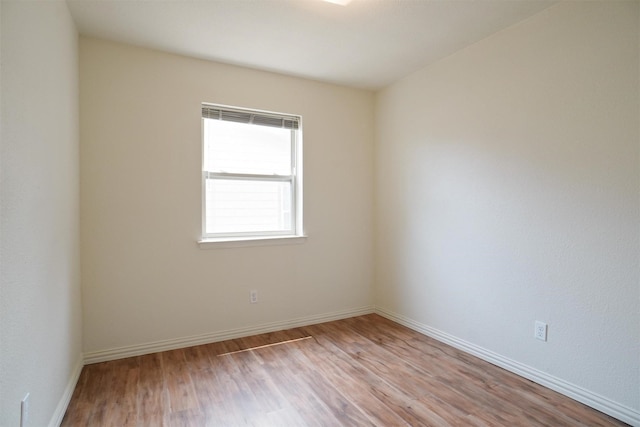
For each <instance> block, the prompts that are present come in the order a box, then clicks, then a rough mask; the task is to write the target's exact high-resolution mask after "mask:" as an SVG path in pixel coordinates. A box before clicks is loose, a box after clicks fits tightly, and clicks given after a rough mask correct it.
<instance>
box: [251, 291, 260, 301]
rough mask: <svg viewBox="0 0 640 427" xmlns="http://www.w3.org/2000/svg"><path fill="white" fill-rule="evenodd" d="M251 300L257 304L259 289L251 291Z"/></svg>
mask: <svg viewBox="0 0 640 427" xmlns="http://www.w3.org/2000/svg"><path fill="white" fill-rule="evenodd" d="M249 302H250V303H251V304H255V303H257V302H258V291H251V292H249Z"/></svg>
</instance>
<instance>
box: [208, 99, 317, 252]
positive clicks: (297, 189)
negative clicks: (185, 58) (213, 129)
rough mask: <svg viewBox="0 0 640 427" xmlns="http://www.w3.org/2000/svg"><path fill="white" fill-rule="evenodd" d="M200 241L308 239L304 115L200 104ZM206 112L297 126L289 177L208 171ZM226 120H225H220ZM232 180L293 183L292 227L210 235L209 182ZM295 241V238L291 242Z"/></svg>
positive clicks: (291, 191)
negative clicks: (304, 207)
mask: <svg viewBox="0 0 640 427" xmlns="http://www.w3.org/2000/svg"><path fill="white" fill-rule="evenodd" d="M201 107H202V113H201V121H200V122H201V143H200V147H201V160H202V162H201V207H202V212H201V218H202V228H201V239H200V240H199V242H200V243H215V242H237V241H240V242H242V241H260V242H265V241H267V240H271V239H291V242H292V243H296V242H294V240H295V238H300V237H305V236H304V233H303V225H302V219H303V217H302V116H300V115H295V114H286V113H277V112H272V111H265V110H258V109H253V108H243V107H234V106H228V105H222V104H213V103H207V102H203V103H202V104H201ZM205 109H212V110H220V111H224V112H229V113H232V114H233V113H239V114H248V115H251V117H252V118H251V122H247V123H245V122H240V121H238V120H228V121H235V122H240V123H243V124H246V125H261V124H260V123H252V121H253V117H254V116H255V117H258V118H262V119H265V118H266V119H267V120H269V119H277V120H282V123H283V125H282V126H275V127H281V128H287V126H285V125H284V124H285V122H286V121H292V123H294V125H292V127H291V128H290V132H291V137H290V141H291V147H290V149H291V156H290V160H291V173H290V174H289V175H275V174H274V175H265V174H251V173H235V172H233V173H229V172H211V171H206V170H205V156H206V152H205V120H206V119H212V117H205V113H204V111H205ZM220 120H224V119H222V118H221V119H220ZM210 179H214V180H215V179H217V180H231V181H255V182H288V183H289V184H290V197H291V203H290V209H291V214H290V215H291V227H290V228H289V229H286V230H270V231H235V232H218V233H207V191H206V186H207V180H210ZM292 238H293V239H292Z"/></svg>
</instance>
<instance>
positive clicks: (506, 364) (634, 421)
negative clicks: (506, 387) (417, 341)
mask: <svg viewBox="0 0 640 427" xmlns="http://www.w3.org/2000/svg"><path fill="white" fill-rule="evenodd" d="M375 313H376V314H379V315H380V316H382V317H386V318H387V319H389V320H392V321H394V322H396V323H399V324H401V325H404V326H406V327H408V328H410V329H413V330H414V331H417V332H420V333H422V334H424V335H427V336H429V337H431V338H434V339H436V340H438V341H440V342H443V343H445V344H448V345H450V346H452V347H455V348H457V349H459V350H462V351H464V352H466V353H469V354H472V355H474V356H477V357H479V358H480V359H482V360H485V361H487V362H489V363H491V364H494V365H496V366H499V367H501V368H503V369H506V370H507V371H510V372H513V373H514V374H517V375H520V376H521V377H524V378H527V379H529V380H531V381H533V382H535V383H538V384H540V385H543V386H545V387H547V388H550V389H551V390H554V391H557V392H558V393H560V394H563V395H565V396H568V397H570V398H572V399H574V400H577V401H578V402H580V403H584V404H585V405H587V406H590V407H592V408H594V409H597V410H598V411H601V412H604V413H605V414H607V415H611V416H612V417H614V418H617V419H619V420H620V421H624V422H625V423H628V424H631V425H632V426H640V412H638V411H636V410H634V409H632V408H629V407H627V406H624V405H621V404H619V403H617V402H614V401H613V400H610V399H608V398H606V397H603V396H600V395H598V394H596V393H593V392H591V391H589V390H586V389H584V388H582V387H580V386H577V385H575V384H572V383H569V382H567V381H565V380H563V379H560V378H557V377H554V376H552V375H549V374H547V373H545V372H542V371H539V370H537V369H535V368H532V367H530V366H527V365H525V364H522V363H520V362H516V361H515V360H512V359H509V358H507V357H504V356H501V355H500V354H498V353H494V352H492V351H490V350H487V349H485V348H482V347H480V346H477V345H475V344H472V343H470V342H467V341H464V340H462V339H460V338H457V337H455V336H453V335H449V334H447V333H445V332H442V331H440V330H438V329H435V328H432V327H430V326H427V325H425V324H422V323H420V322H416V321H415V320H413V319H410V318H408V317H406V316H403V315H401V314H397V313H394V312H392V311H389V310H386V309H384V308H382V307H376V309H375Z"/></svg>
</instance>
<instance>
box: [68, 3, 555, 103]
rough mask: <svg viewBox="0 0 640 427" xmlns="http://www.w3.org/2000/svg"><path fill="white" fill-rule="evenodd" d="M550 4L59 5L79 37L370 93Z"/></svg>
mask: <svg viewBox="0 0 640 427" xmlns="http://www.w3.org/2000/svg"><path fill="white" fill-rule="evenodd" d="M554 3H556V2H555V1H545V0H520V1H512V0H483V1H468V0H464V1H460V0H458V1H382V0H353V1H352V2H351V3H349V4H348V5H347V6H339V5H335V4H330V3H326V2H323V1H320V0H309V1H301V0H277V1H237V0H216V1H209V2H206V1H167V2H161V1H86V0H67V4H68V5H69V9H70V11H71V14H72V15H73V18H74V20H75V22H76V25H77V26H78V29H79V31H80V33H81V34H82V35H84V36H89V37H96V38H100V39H105V40H112V41H117V42H121V43H126V44H130V45H134V46H141V47H148V48H152V49H157V50H162V51H165V52H170V53H175V54H179V55H185V56H190V57H195V58H201V59H206V60H211V61H216V62H223V63H227V64H233V65H240V66H244V67H250V68H257V69H261V70H267V71H274V72H278V73H282V74H287V75H292V76H299V77H304V78H307V79H312V80H320V81H325V82H330V83H335V84H340V85H346V86H353V87H358V88H364V89H373V90H375V89H380V88H382V87H384V86H386V85H388V84H390V83H392V82H394V81H396V80H398V79H400V78H402V77H404V76H406V75H408V74H410V73H412V72H414V71H417V70H419V69H421V68H423V67H425V66H426V65H428V64H430V63H433V62H434V61H437V60H438V59H441V58H443V57H445V56H447V55H450V54H451V53H453V52H455V51H457V50H459V49H461V48H463V47H465V46H468V45H470V44H472V43H475V42H477V41H479V40H481V39H483V38H485V37H487V36H489V35H491V34H493V33H495V32H497V31H500V30H502V29H504V28H506V27H508V26H510V25H513V24H515V23H517V22H520V21H522V20H524V19H526V18H528V17H530V16H532V15H534V14H536V13H538V12H540V11H542V10H544V9H545V8H547V7H549V6H550V5H552V4H554ZM276 23H277V24H276ZM274 24H276V25H274Z"/></svg>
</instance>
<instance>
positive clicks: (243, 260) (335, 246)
mask: <svg viewBox="0 0 640 427" xmlns="http://www.w3.org/2000/svg"><path fill="white" fill-rule="evenodd" d="M80 80H81V85H80V93H81V96H80V105H81V114H80V120H81V231H82V243H81V247H82V282H83V303H84V330H85V333H84V348H85V351H87V352H96V351H103V350H109V349H114V348H120V347H123V346H131V345H139V344H145V343H152V342H156V341H159V340H174V339H179V338H183V337H188V336H193V335H200V334H210V333H217V332H223V331H229V330H232V329H238V328H250V327H253V326H258V325H264V324H267V323H270V322H283V321H288V320H291V319H298V318H304V317H309V316H321V315H325V314H329V313H334V312H341V311H348V310H354V309H360V308H363V307H370V306H371V304H372V292H371V284H372V271H373V263H372V258H373V251H372V237H371V230H372V227H373V226H372V207H373V195H372V193H373V169H372V165H373V144H372V141H373V94H372V93H370V92H366V91H361V90H355V89H348V88H344V87H338V86H333V85H329V84H323V83H316V82H312V81H308V80H302V79H296V78H291V77H284V76H280V75H276V74H271V73H266V72H259V71H252V70H248V69H243V68H238V67H233V66H228V65H221V64H217V63H212V62H206V61H200V60H196V59H189V58H186V57H180V56H175V55H170V54H165V53H160V52H156V51H152V50H147V49H142V48H136V47H131V46H126V45H121V44H114V43H108V42H104V41H99V40H95V39H88V38H81V42H80ZM203 101H206V102H213V103H221V104H227V105H234V106H241V107H249V108H256V109H263V110H271V111H278V112H284V113H294V114H300V115H302V116H303V122H304V213H305V229H306V233H307V234H308V236H309V238H308V240H307V241H306V242H305V243H303V244H299V245H277V246H260V247H246V248H223V249H209V250H203V249H200V248H199V247H198V245H197V244H196V241H197V240H198V238H199V235H200V227H201V226H200V224H201V218H200V215H201V211H200V209H201V200H200V197H201V196H200V170H201V166H200V165H201V158H200V149H201V139H200V138H201V137H200V105H201V102H203ZM251 289H257V290H258V292H259V303H258V304H249V291H250V290H251Z"/></svg>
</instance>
